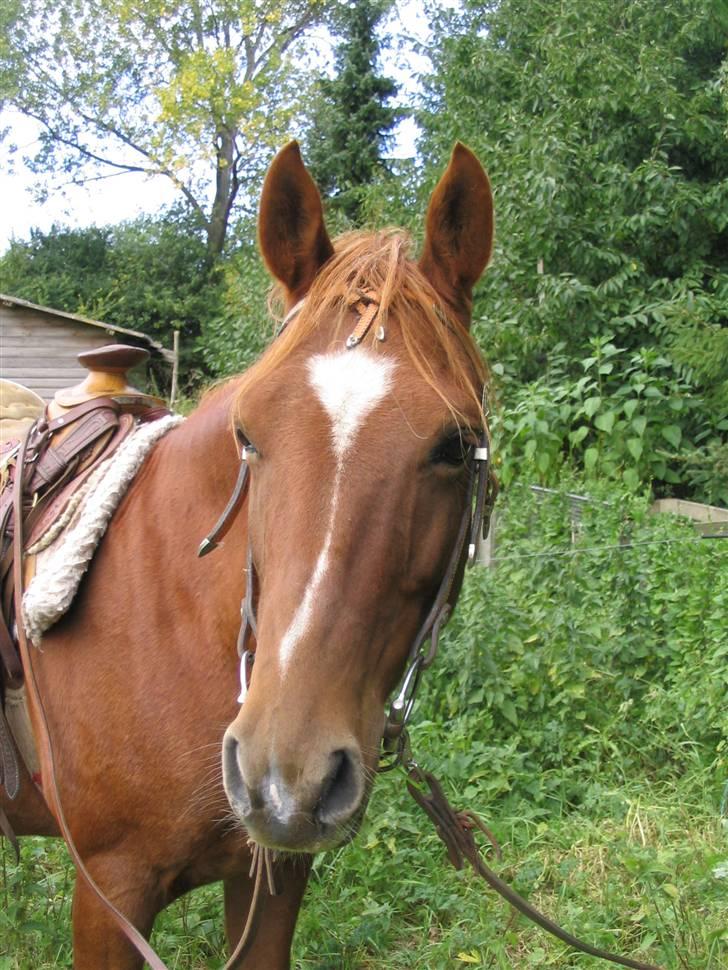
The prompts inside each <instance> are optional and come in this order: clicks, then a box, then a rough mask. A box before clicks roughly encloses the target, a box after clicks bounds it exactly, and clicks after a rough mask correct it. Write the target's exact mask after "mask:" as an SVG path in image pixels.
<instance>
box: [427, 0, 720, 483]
mask: <svg viewBox="0 0 728 970" xmlns="http://www.w3.org/2000/svg"><path fill="white" fill-rule="evenodd" d="M721 10H725V4H724V3H722V2H721V3H710V2H708V0H701V2H695V0H589V3H584V2H583V0H562V2H560V3H558V4H554V3H553V2H551V0H528V2H525V0H499V2H497V3H496V2H492V0H467V2H466V3H465V4H464V6H463V9H462V11H460V12H455V13H451V14H450V15H449V16H447V18H446V19H444V20H441V21H439V22H438V24H437V27H436V30H435V36H436V37H437V38H438V44H437V45H436V46H433V50H432V52H431V55H432V58H433V61H434V64H435V70H434V74H433V76H432V78H431V79H430V83H429V87H428V104H427V110H426V111H424V112H423V114H422V117H421V122H422V124H423V126H424V130H425V135H424V139H423V142H422V143H421V145H420V148H421V151H422V155H423V156H424V157H425V158H431V159H433V161H436V160H438V159H439V158H442V156H443V155H445V153H446V152H448V151H449V150H450V147H451V145H452V142H453V140H454V139H455V138H462V139H463V140H465V141H467V142H468V143H469V144H470V145H471V147H473V148H474V149H475V150H476V151H478V153H479V154H480V156H481V158H482V159H483V161H484V162H485V163H486V165H487V167H488V168H489V170H490V174H491V177H492V179H493V184H494V186H495V189H496V212H497V216H498V233H497V249H496V257H495V259H494V265H493V267H492V269H491V271H490V273H489V274H488V278H487V280H486V282H485V285H484V287H483V289H482V290H481V294H482V295H481V298H480V302H479V303H478V304H477V305H476V315H479V316H480V318H481V319H480V321H479V322H478V324H477V332H478V333H479V336H480V338H481V340H482V341H483V345H484V346H485V347H486V348H488V351H489V353H492V354H493V357H494V359H495V360H500V361H502V362H504V363H505V365H506V374H507V376H509V377H510V378H511V380H510V383H505V385H504V393H505V394H506V395H507V396H508V395H510V403H511V404H513V403H514V402H515V401H516V398H517V403H518V404H519V406H520V405H521V404H523V408H524V411H523V413H524V415H525V414H526V413H528V414H530V415H535V416H536V417H534V420H535V421H540V422H541V424H546V423H548V422H547V421H546V418H545V417H544V415H543V413H539V409H538V408H536V407H535V406H534V407H530V405H529V407H528V408H527V407H526V404H525V403H524V398H523V395H522V392H521V389H522V388H523V386H524V382H528V383H529V384H530V386H531V389H532V390H533V389H534V388H535V389H536V390H534V391H533V393H534V394H535V393H536V391H538V395H539V401H540V402H548V401H551V402H554V401H557V402H559V404H558V407H556V406H555V410H558V408H559V407H561V408H563V410H564V412H565V413H567V416H568V415H570V416H568V421H567V422H566V430H567V431H568V432H569V433H570V434H571V435H573V437H571V438H569V439H568V441H569V443H568V448H569V450H571V448H572V447H574V446H575V444H576V445H580V447H581V448H582V449H584V455H585V460H586V462H587V464H588V463H589V462H597V460H599V461H601V457H600V456H603V455H604V454H606V453H607V451H608V449H607V445H608V444H609V445H610V447H611V445H614V449H616V448H617V447H620V448H622V451H621V458H620V463H619V465H618V466H617V467H618V468H625V467H626V463H627V462H628V461H629V459H630V453H629V451H628V448H631V451H632V453H633V455H641V456H642V457H641V459H640V461H641V462H642V466H641V467H642V474H643V480H645V479H647V478H649V477H650V476H651V477H652V478H653V479H655V480H658V481H659V480H660V479H661V480H662V483H663V485H664V483H665V482H666V483H667V486H668V487H669V486H671V485H679V484H680V483H681V482H682V483H683V484H684V483H685V481H686V476H688V475H692V476H693V477H692V479H691V481H692V482H693V483H697V482H698V479H699V476H700V475H706V476H707V475H713V481H714V482H717V481H718V479H719V477H720V475H721V474H723V475H724V469H725V467H726V465H727V464H728V445H726V444H725V437H726V436H725V431H726V430H728V422H727V421H726V420H725V418H726V415H727V414H728V142H727V141H726V134H727V129H728V110H727V109H728V104H727V103H726V100H725V99H724V98H723V97H722V91H721V79H725V77H726V76H728V62H726V60H725V58H726V48H725V38H726V29H727V28H728V23H727V20H726V16H725V14H721ZM441 16H444V15H442V14H441ZM478 311H479V312H478ZM605 346H609V348H610V349H609V351H608V355H609V354H612V357H611V358H610V359H600V360H597V358H598V357H599V355H600V353H602V352H603V350H604V347H605ZM600 348H601V349H600ZM615 349H616V350H618V351H619V354H616V353H614V351H615ZM597 369H598V374H597V375H596V378H595V380H594V381H592V376H593V374H592V370H595V371H596V370H597ZM629 375H631V376H629ZM565 382H566V383H565ZM584 387H588V388H589V391H588V392H586V393H583V389H584ZM557 388H558V390H559V393H562V392H563V396H562V397H559V396H558V395H557V394H556V389H557ZM678 388H681V390H680V393H679V394H678V393H677V389H678ZM648 389H649V390H648ZM582 393H583V397H587V399H588V400H587V402H586V408H587V410H586V412H584V410H583V408H582V403H584V402H582V403H579V402H580V401H581V397H580V395H582ZM514 395H515V396H514ZM645 395H647V398H646V399H645ZM635 401H637V402H638V403H637V404H635V403H634V402H635ZM577 404H578V407H577V406H576V405H577ZM658 405H659V406H660V407H662V413H661V417H660V421H661V422H662V423H661V424H660V425H659V426H658V425H656V426H655V436H654V442H655V444H654V448H653V454H654V455H655V461H654V462H653V464H652V465H650V466H649V467H646V466H645V465H644V455H645V454H646V453H647V444H646V442H647V438H648V436H649V433H650V427H651V422H652V418H651V417H650V415H651V414H653V413H654V408H655V407H657V406H658ZM544 406H546V405H544ZM540 407H541V404H539V408H540ZM579 408H582V410H581V411H580V410H579ZM635 408H637V410H635ZM570 409H572V410H571V411H570ZM593 409H597V410H593ZM592 419H593V420H592ZM643 419H646V420H647V421H648V423H647V428H646V430H645V424H644V420H643ZM559 420H560V419H559ZM595 421H599V423H598V424H597V425H596V428H594V423H595ZM568 422H573V423H571V424H569V423H568ZM524 428H525V425H524ZM529 433H530V432H529ZM524 435H525V431H524ZM526 436H527V435H526ZM530 440H531V447H534V446H536V437H535V436H534V435H533V434H531V439H530ZM694 444H695V445H697V446H698V447H696V448H693V445H694ZM643 446H644V447H643ZM614 449H612V453H614ZM536 451H537V453H538V456H539V458H541V459H542V460H543V462H544V463H545V461H546V458H545V452H544V451H542V450H541V449H540V448H536ZM698 452H701V454H698ZM701 455H702V457H701ZM710 455H712V456H713V458H711V457H710ZM703 459H705V462H704V464H703V465H702V466H701V465H700V463H701V462H702V461H703ZM693 461H694V462H695V463H696V464H695V466H694V469H693V471H690V468H691V462H693ZM710 462H712V466H711V467H712V469H713V470H712V471H710V468H709V467H708V466H709V465H710ZM699 466H700V467H699ZM592 467H594V468H597V469H599V470H601V468H602V467H603V466H601V465H598V464H594V465H593V466H592ZM604 467H606V466H604ZM701 467H702V471H701V470H700V469H701ZM627 480H628V481H634V477H633V475H631V474H630V476H629V477H628V479H627ZM705 480H706V481H707V479H705ZM660 487H662V486H660ZM691 487H692V486H691ZM701 487H702V486H701ZM724 489H725V486H724ZM703 494H707V493H706V492H704V493H703ZM711 494H713V495H716V494H718V493H717V492H715V491H714V492H712V493H711ZM720 494H726V495H728V492H726V491H725V490H724V491H723V492H721V493H720Z"/></svg>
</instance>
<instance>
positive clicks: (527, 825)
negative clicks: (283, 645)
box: [0, 483, 728, 970]
mask: <svg viewBox="0 0 728 970" xmlns="http://www.w3.org/2000/svg"><path fill="white" fill-rule="evenodd" d="M577 486H578V483H577ZM572 487H573V486H572ZM602 497H604V498H605V499H607V501H608V503H609V504H608V505H607V506H600V507H594V508H593V509H591V510H589V509H588V510H587V511H586V512H585V516H584V521H583V524H582V532H581V535H580V537H579V539H578V540H577V547H576V548H581V549H583V550H596V551H591V552H589V551H584V552H583V553H579V554H578V555H571V553H572V552H574V548H572V547H571V546H570V539H569V528H568V521H567V520H568V515H567V513H566V511H565V509H566V506H565V504H564V502H563V501H562V500H561V499H560V498H558V497H557V498H555V499H553V500H547V501H544V502H540V503H539V502H536V501H535V500H534V499H533V498H532V496H530V495H529V494H528V493H527V491H526V490H522V491H521V492H519V490H517V489H513V490H512V494H511V496H510V497H509V501H508V504H507V507H506V508H505V510H504V514H503V515H502V516H501V523H500V526H499V530H500V531H499V535H500V545H499V555H500V556H502V557H503V558H502V561H501V562H500V564H499V565H498V567H497V568H496V569H493V570H487V571H486V570H480V571H475V572H473V573H471V575H470V578H469V580H468V584H467V586H466V588H465V589H464V591H463V597H462V601H461V603H460V606H459V609H458V613H457V614H456V617H455V619H454V620H453V623H452V625H451V628H450V629H448V631H447V636H446V638H445V640H444V642H443V645H442V647H441V654H440V656H439V658H438V660H437V663H436V666H435V668H433V670H431V671H430V672H429V673H428V680H427V681H426V683H425V685H424V689H423V696H422V698H421V699H420V701H419V705H418V709H417V711H416V713H415V718H414V721H415V727H414V730H413V746H414V751H415V754H416V756H417V757H418V760H419V761H420V763H421V764H423V766H425V767H427V768H429V769H431V770H433V771H434V772H435V774H436V775H437V776H438V777H439V778H440V779H441V780H442V782H443V785H444V787H445V790H446V791H447V793H448V796H449V797H450V799H451V801H452V803H453V804H454V806H455V807H458V808H465V807H467V808H472V809H475V810H477V811H479V812H480V813H481V814H482V815H483V817H484V819H485V821H486V822H487V823H488V824H489V825H490V826H491V828H492V829H493V830H494V832H495V834H496V836H497V837H498V839H499V841H500V843H501V845H502V847H503V853H504V855H503V860H502V861H501V862H493V860H491V864H492V865H493V866H494V867H495V868H496V870H497V871H499V872H500V873H501V874H502V875H503V876H504V877H505V878H506V879H507V880H508V881H510V882H511V883H512V884H513V885H514V886H515V888H516V889H518V890H519V892H521V893H522V894H523V895H525V896H526V897H527V898H528V899H530V900H531V901H532V902H533V903H535V904H536V905H537V906H538V907H539V908H540V909H542V910H543V911H544V912H546V913H547V914H548V915H550V916H552V917H553V918H555V919H556V920H557V921H558V922H560V923H561V924H562V925H563V926H564V927H565V928H566V929H568V930H569V931H570V932H572V933H574V934H576V935H577V936H580V937H582V938H583V939H585V940H588V941H589V942H591V943H593V944H594V945H596V946H600V947H603V948H607V949H611V950H614V951H617V952H619V953H622V954H625V955H631V956H633V957H636V958H637V959H642V960H645V961H650V962H653V963H656V964H658V965H660V966H661V967H664V968H665V970H721V968H728V891H727V890H728V828H727V826H726V821H725V820H724V818H723V817H722V815H721V799H722V795H723V790H724V787H725V784H726V779H727V778H728V770H727V767H726V761H725V741H726V733H727V728H728V717H727V715H726V710H725V696H726V687H727V686H728V684H727V676H728V665H727V664H726V654H727V653H728V635H727V634H726V623H725V617H726V615H728V609H726V607H728V544H725V543H721V542H719V541H716V542H713V543H709V542H699V543H695V542H692V541H691V540H692V537H693V533H692V531H691V528H690V527H689V526H688V525H687V524H685V523H681V522H679V521H677V520H674V519H671V518H663V517H660V518H659V519H657V518H653V517H650V516H647V515H646V513H645V503H644V502H641V501H639V500H637V499H633V498H628V497H625V496H617V497H616V498H615V497H614V496H610V495H605V496H602ZM620 542H621V543H622V545H621V546H620ZM627 542H628V543H637V544H635V545H624V544H625V543H627ZM615 545H616V546H617V547H618V549H617V550H616V551H615V550H614V549H612V548H611V547H613V546H615ZM549 550H550V551H554V550H556V551H561V552H564V553H568V555H565V556H562V557H551V556H550V555H549V556H548V557H546V556H544V553H545V552H548V551H549ZM516 556H520V557H524V556H528V557H532V558H515V557H516ZM0 851H1V852H2V854H1V855H0V970H46V968H51V967H70V966H71V952H70V942H69V941H70V926H69V919H70V898H71V887H72V882H73V880H72V872H71V869H70V866H69V864H68V862H67V858H66V856H65V853H64V851H63V848H62V846H60V845H59V844H57V843H53V842H50V841H49V842H43V841H41V840H25V844H24V846H23V858H22V863H21V865H20V866H19V867H18V866H16V865H15V863H14V860H13V859H12V857H11V854H10V852H9V850H8V849H7V848H4V849H2V850H0ZM153 942H154V944H155V946H156V947H158V949H159V951H160V953H161V955H162V956H163V958H164V959H165V960H166V961H167V962H168V964H169V966H170V967H171V968H179V970H193V968H194V970H197V968H200V970H201V968H215V967H220V966H222V964H223V962H224V946H223V937H222V911H221V892H220V889H219V887H215V886H213V887H207V888H205V889H203V890H200V891H198V892H196V893H194V894H192V895H191V896H189V897H188V898H186V899H184V900H182V901H180V902H179V903H177V904H176V905H175V906H173V907H170V909H169V910H168V911H166V912H165V913H164V914H163V915H162V916H161V917H160V919H159V920H158V924H157V927H156V929H155V935H154V939H153ZM294 957H295V960H294V965H295V966H296V967H298V968H299V970H412V968H415V967H416V968H431V970H439V968H467V967H469V966H473V967H478V966H479V967H487V968H494V970H506V968H508V970H511V968H517V970H521V968H547V967H559V968H568V967H574V968H582V970H587V968H591V967H594V968H596V967H601V966H605V964H603V963H601V961H597V960H594V959H592V958H590V957H586V956H581V955H578V954H575V953H573V952H571V951H569V950H568V949H567V948H566V947H565V946H564V945H562V944H561V943H560V942H558V941H556V940H553V939H552V938H551V937H549V936H548V935H546V934H545V933H544V932H543V931H541V930H540V929H538V928H536V927H534V926H532V925H531V924H529V923H528V922H527V921H525V920H524V919H523V918H522V917H520V916H517V915H515V914H514V913H513V912H512V910H511V909H510V908H509V907H508V906H507V905H506V904H505V903H504V902H503V901H501V900H500V899H499V898H498V897H497V896H495V895H494V893H493V892H492V891H491V890H490V889H488V888H487V887H486V885H485V883H483V882H481V881H480V880H478V879H476V878H475V876H474V875H472V874H471V873H470V872H460V873H458V872H456V871H455V870H453V869H452V868H451V867H450V866H449V864H448V863H447V860H446V857H445V852H444V847H443V846H442V844H441V843H440V842H439V840H438V839H437V837H436V835H435V833H434V830H433V829H432V826H431V823H430V822H429V820H428V819H427V818H426V817H425V815H424V814H423V813H422V812H421V811H420V809H419V808H418V807H417V806H416V805H415V803H414V802H413V801H412V800H411V799H410V797H409V796H408V795H407V793H406V790H405V785H404V779H403V778H402V776H401V775H400V774H399V773H395V774H393V775H387V776H383V777H382V778H381V779H380V780H379V781H378V783H377V786H376V790H375V793H374V796H373V799H372V803H371V806H370V809H369V812H368V815H367V819H366V821H365V824H364V826H363V829H362V832H361V833H360V835H359V837H358V838H357V840H356V841H355V842H354V843H353V844H351V845H349V846H346V847H345V848H343V849H341V850H339V851H337V852H334V853H327V854H324V855H322V856H321V857H319V858H318V859H317V860H316V863H315V866H314V871H313V876H312V879H311V883H310V888H309V891H308V894H307V898H306V902H305V904H304V907H303V910H302V913H301V917H300V920H299V925H298V931H297V935H296V940H295V944H294Z"/></svg>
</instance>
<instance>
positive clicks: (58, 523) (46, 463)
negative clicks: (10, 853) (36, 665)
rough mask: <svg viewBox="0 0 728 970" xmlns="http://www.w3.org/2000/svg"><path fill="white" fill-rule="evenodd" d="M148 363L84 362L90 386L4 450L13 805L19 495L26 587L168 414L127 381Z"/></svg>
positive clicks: (130, 357) (86, 357)
mask: <svg viewBox="0 0 728 970" xmlns="http://www.w3.org/2000/svg"><path fill="white" fill-rule="evenodd" d="M148 357H149V353H148V351H146V350H143V349H141V348H138V347H129V346H126V345H122V344H111V345H108V346H106V347H102V348H101V349H99V350H93V351H87V352H86V353H82V354H79V355H78V360H79V362H80V363H81V364H83V365H84V366H85V367H86V368H87V370H88V371H89V373H88V375H87V377H86V378H85V380H83V381H82V382H81V383H80V384H77V385H76V386H74V387H71V388H66V389H64V390H61V391H58V392H57V393H56V395H55V397H54V399H53V400H52V401H51V402H50V403H49V404H48V406H47V407H46V408H45V410H44V411H42V413H41V414H40V415H39V416H38V417H37V418H36V420H35V421H33V422H32V423H31V424H30V427H29V428H28V429H27V431H26V432H25V434H24V436H23V438H21V440H19V441H18V440H16V441H12V440H11V441H7V442H5V443H4V444H3V443H2V442H0V784H3V786H4V788H5V790H6V792H7V794H8V796H9V797H10V798H14V797H15V796H16V795H17V791H18V788H19V773H18V764H17V758H16V755H15V750H14V746H13V743H12V740H11V735H10V730H9V728H8V724H7V721H6V718H5V713H4V711H5V712H6V713H7V712H8V711H9V709H10V706H11V702H10V700H9V698H11V697H12V698H14V697H16V695H17V692H18V691H19V690H20V689H22V685H23V679H24V678H23V667H22V663H21V660H20V654H19V651H18V647H17V643H16V638H15V636H14V625H15V613H16V608H17V607H16V602H15V596H16V592H15V589H14V582H13V573H14V566H13V563H14V555H15V553H14V549H15V542H14V536H15V532H16V529H17V528H18V523H17V522H16V521H15V511H14V509H15V507H16V505H17V498H16V492H17V491H18V490H19V491H20V496H19V498H20V508H21V509H22V516H21V518H22V522H21V523H20V535H21V537H22V539H23V578H24V585H25V584H27V582H28V581H29V579H30V577H31V576H32V572H33V567H34V556H33V551H34V547H35V545H36V543H37V542H38V540H39V539H40V538H41V537H43V536H46V535H47V534H48V533H49V530H53V532H54V534H55V535H58V534H60V532H61V531H62V528H63V526H64V524H65V523H64V519H63V516H64V512H65V511H66V509H67V508H68V507H69V503H70V502H71V500H72V499H73V496H74V495H75V493H76V492H77V491H78V489H79V488H81V486H82V485H83V484H84V483H85V482H86V481H87V479H88V478H89V476H90V475H91V474H92V473H93V472H94V471H95V470H96V469H97V468H98V466H99V465H100V464H101V463H102V462H104V461H106V460H107V459H108V458H110V457H111V456H112V455H113V454H114V452H115V451H116V449H117V448H118V447H119V445H120V444H121V443H122V442H123V441H124V440H125V439H126V438H127V436H128V435H129V434H130V433H131V432H132V431H133V430H134V428H135V427H136V426H137V425H138V424H139V423H140V422H146V421H152V420H156V419H157V418H160V417H162V416H164V415H166V414H169V411H168V409H167V408H166V407H165V406H164V402H163V401H161V400H160V399H159V398H156V397H153V396H151V395H149V394H145V393H143V392H141V391H138V390H136V389H135V388H133V387H131V386H130V385H129V383H128V381H127V372H128V371H129V370H130V369H131V368H132V367H134V366H136V365H137V364H140V363H142V362H143V361H145V360H146V359H147V358H148ZM3 383H8V382H3ZM24 390H26V396H25V397H24V398H23V401H24V412H25V414H26V416H27V411H28V407H29V405H28V397H27V389H24ZM11 397H12V394H11V393H10V392H8V393H5V394H4V395H3V406H5V401H10V399H11ZM21 397H22V395H21ZM14 400H17V397H16V398H14ZM40 404H42V402H40ZM10 409H11V408H10V407H8V408H6V410H10ZM30 410H31V411H32V403H31V405H30ZM16 740H17V738H16Z"/></svg>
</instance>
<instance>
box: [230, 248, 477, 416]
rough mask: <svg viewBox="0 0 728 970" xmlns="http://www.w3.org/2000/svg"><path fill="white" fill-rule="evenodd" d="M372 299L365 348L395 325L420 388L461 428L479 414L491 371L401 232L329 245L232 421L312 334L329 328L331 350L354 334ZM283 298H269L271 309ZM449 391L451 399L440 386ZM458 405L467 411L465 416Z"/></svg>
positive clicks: (245, 381) (249, 379)
mask: <svg viewBox="0 0 728 970" xmlns="http://www.w3.org/2000/svg"><path fill="white" fill-rule="evenodd" d="M362 292H366V293H368V294H373V295H374V298H375V299H376V301H377V303H378V306H379V309H378V313H377V317H376V319H375V320H374V324H373V326H371V327H370V329H369V331H368V333H367V335H366V337H365V342H368V343H369V344H370V345H371V346H372V347H373V348H374V347H376V345H377V344H378V338H377V331H378V329H379V328H380V327H384V328H385V332H386V331H387V329H388V328H389V327H390V326H396V327H397V329H398V330H399V333H400V335H401V339H402V345H403V347H404V350H405V353H406V355H407V357H408V359H409V360H410V362H411V364H412V365H413V367H414V369H415V370H416V372H417V373H418V374H419V376H420V377H421V378H422V379H423V380H424V382H425V383H426V384H427V385H429V387H430V388H432V389H433V390H434V391H435V392H436V393H437V395H438V396H439V397H440V398H441V400H442V401H443V402H444V404H445V405H446V406H447V408H448V410H449V411H450V412H451V414H452V415H453V417H454V418H455V419H456V421H457V422H458V423H460V424H464V425H465V426H467V425H469V424H470V423H472V417H470V418H469V417H468V415H472V414H473V413H476V414H478V415H479V420H484V415H483V414H482V389H483V386H484V384H485V382H486V380H487V377H488V372H487V368H486V365H485V362H484V360H483V357H482V355H481V352H480V350H479V348H478V346H477V344H476V343H475V341H474V339H473V338H472V336H471V334H470V333H469V331H468V330H467V329H466V328H465V327H464V326H463V325H462V323H460V322H459V321H458V320H456V319H454V318H453V316H452V315H451V313H450V311H449V310H448V309H447V307H446V305H445V304H444V303H443V301H442V299H441V297H440V296H439V295H438V293H437V292H436V291H435V289H434V287H433V286H432V285H431V284H430V283H429V281H428V280H427V279H426V278H425V276H424V275H423V273H422V272H421V270H420V269H419V267H418V265H417V263H416V262H415V261H414V260H413V259H412V241H411V238H410V236H409V235H408V234H407V233H406V232H404V231H402V230H401V229H384V230H380V231H378V232H373V233H371V232H350V233H346V234H344V235H342V236H340V237H339V238H338V239H337V240H336V241H335V244H334V255H333V256H332V257H331V258H330V259H329V260H328V262H327V263H326V264H325V265H324V266H323V267H322V269H321V271H320V272H319V274H318V276H317V277H316V279H315V280H314V282H313V284H312V286H311V289H310V290H309V292H308V293H307V295H306V298H305V300H304V302H303V305H302V307H301V309H300V310H299V311H298V312H297V313H296V315H295V316H294V317H293V319H292V320H291V322H290V323H289V324H288V326H287V327H286V328H285V330H284V331H283V333H282V334H281V335H280V336H279V337H278V339H277V340H275V341H274V342H273V344H272V345H271V346H270V347H269V348H268V350H267V351H266V352H265V353H264V354H263V356H262V357H261V359H260V360H259V361H258V362H257V363H256V364H254V365H253V366H252V367H251V368H250V370H248V371H247V372H246V373H245V374H244V375H243V377H242V379H241V380H240V383H239V385H238V386H237V391H236V396H235V402H234V405H233V415H234V416H235V415H236V414H237V412H238V409H239V406H240V403H241V401H242V399H243V398H244V396H245V395H246V393H247V392H249V391H250V390H252V389H253V388H254V387H255V386H256V385H258V384H259V383H260V382H261V381H263V380H265V378H267V377H268V376H270V375H271V374H272V373H273V372H274V371H275V370H276V369H277V368H278V367H279V366H280V365H282V364H283V363H284V362H286V361H287V360H288V359H289V358H290V357H291V356H292V355H294V354H295V352H296V351H297V349H298V348H299V347H300V346H301V345H302V344H303V343H304V341H306V340H307V339H308V338H309V337H310V336H311V335H312V334H313V333H314V332H315V331H318V330H320V329H321V328H322V327H326V328H327V329H328V332H329V343H330V345H331V346H332V347H333V346H334V345H335V344H337V343H341V341H342V340H343V339H345V338H346V337H347V336H348V334H349V332H350V330H351V306H352V304H354V303H355V302H356V300H357V297H358V295H359V294H360V293H362ZM279 296H280V292H279V291H278V290H277V289H275V290H274V291H273V295H272V300H271V303H272V304H275V301H276V299H277V297H279ZM443 375H444V376H445V378H446V383H447V385H449V386H450V387H451V388H453V390H454V393H448V391H447V390H446V388H445V384H443V381H442V376H443ZM463 398H464V399H465V400H466V401H468V403H469V404H470V405H471V406H469V407H467V414H466V413H465V411H464V409H463V406H462V404H463Z"/></svg>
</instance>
